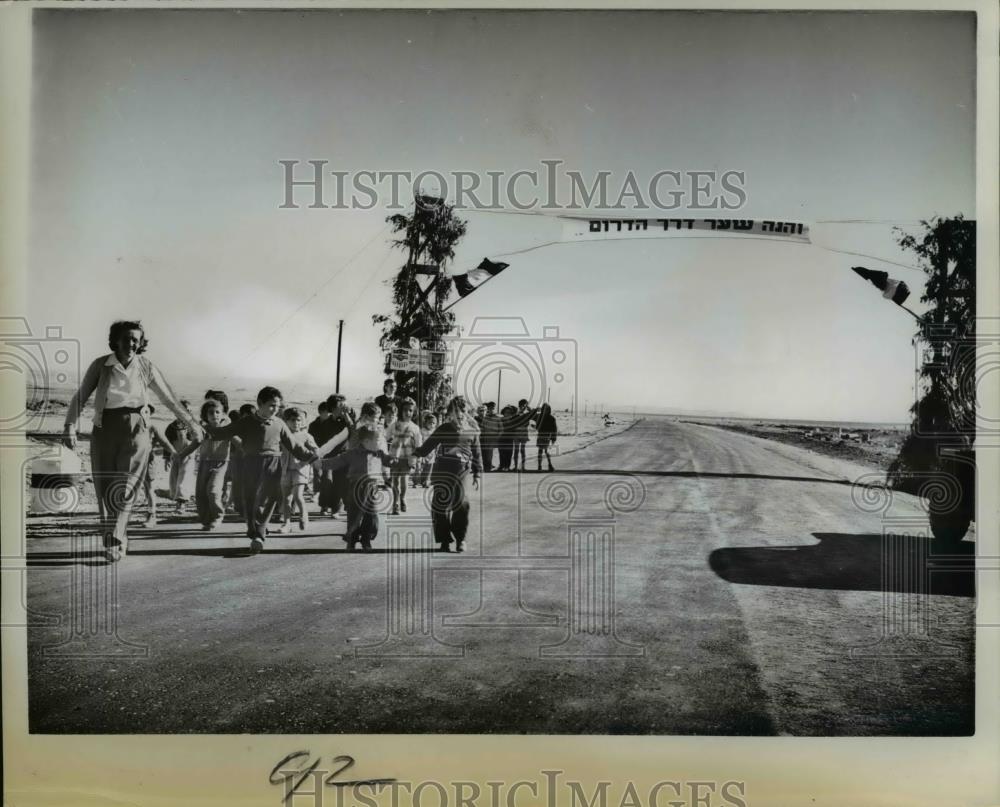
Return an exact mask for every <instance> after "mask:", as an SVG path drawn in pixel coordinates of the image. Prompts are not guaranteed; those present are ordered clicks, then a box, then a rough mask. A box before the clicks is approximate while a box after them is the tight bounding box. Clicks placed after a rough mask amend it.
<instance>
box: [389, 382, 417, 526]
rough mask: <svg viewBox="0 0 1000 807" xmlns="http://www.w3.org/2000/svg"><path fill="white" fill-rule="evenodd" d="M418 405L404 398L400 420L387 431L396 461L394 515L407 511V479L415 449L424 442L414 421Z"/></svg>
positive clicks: (391, 452)
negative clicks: (414, 413)
mask: <svg viewBox="0 0 1000 807" xmlns="http://www.w3.org/2000/svg"><path fill="white" fill-rule="evenodd" d="M416 408H417V405H416V403H415V402H414V400H413V399H412V398H404V399H403V401H402V402H401V404H400V409H399V420H396V421H394V422H393V424H392V426H390V427H389V429H388V430H387V431H386V435H387V441H388V443H389V456H391V457H392V458H393V459H394V460H395V462H394V463H393V470H392V515H394V516H395V515H399V512H400V510H402V511H403V512H404V513H405V512H406V480H407V477H408V476H409V474H410V469H411V467H412V465H413V462H414V461H415V460H416V458H415V457H413V452H414V450H415V449H417V448H419V447H420V445H421V444H422V443H423V442H424V438H423V435H421V433H420V428H419V427H418V426H417V424H416V423H414V422H413V412H414V411H415V410H416Z"/></svg>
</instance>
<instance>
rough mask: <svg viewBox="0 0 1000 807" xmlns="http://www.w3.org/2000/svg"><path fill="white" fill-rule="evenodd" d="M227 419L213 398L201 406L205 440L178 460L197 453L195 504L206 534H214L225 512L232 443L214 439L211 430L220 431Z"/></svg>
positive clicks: (179, 460) (193, 444) (218, 403)
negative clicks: (210, 531) (224, 499)
mask: <svg viewBox="0 0 1000 807" xmlns="http://www.w3.org/2000/svg"><path fill="white" fill-rule="evenodd" d="M225 419H226V416H225V409H223V407H222V404H221V403H220V402H219V401H217V400H215V399H214V398H208V399H206V400H205V402H204V403H203V404H202V405H201V420H202V423H204V424H205V426H206V427H207V429H206V435H205V439H204V440H202V441H201V442H197V441H195V442H192V443H191V444H190V445H188V447H187V448H185V449H184V451H183V452H182V453H181V454H180V455H179V456H178V457H177V460H178V463H180V462H183V461H185V460H186V459H187V457H188V455H190V454H192V453H194V450H195V449H198V476H197V479H196V484H195V492H194V501H195V506H196V507H197V510H198V520H199V521H200V522H201V528H202V529H203V530H214V529H215V528H216V527H218V526H219V523H220V522H221V521H222V516H223V515H224V514H225V512H226V509H225V507H224V506H223V504H222V493H223V489H224V486H225V482H226V469H227V468H228V466H229V440H228V438H225V437H223V438H218V437H213V436H211V432H210V431H209V430H210V429H217V428H219V427H220V426H221V425H222V423H223V421H224V420H225Z"/></svg>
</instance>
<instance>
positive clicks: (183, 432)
mask: <svg viewBox="0 0 1000 807" xmlns="http://www.w3.org/2000/svg"><path fill="white" fill-rule="evenodd" d="M164 433H165V435H166V438H167V440H168V441H169V442H170V447H171V448H172V449H173V454H172V457H173V458H174V459H173V460H172V462H171V463H170V484H169V487H170V498H171V500H172V501H173V502H174V505H175V506H176V508H177V510H178V511H180V510H181V509H182V508H183V507H184V502H186V501H187V500H188V499H189V498H190V496H189V494H188V477H189V471H190V470H191V462H190V461H189V458H190V454H191V452H190V451H188V450H187V449H188V448H190V446H191V445H192V443H191V438H190V436H189V434H188V430H187V427H186V426H185V425H184V423H183V421H181V420H175V421H174V422H173V423H171V424H170V425H169V426H167V428H166V430H165V432H164Z"/></svg>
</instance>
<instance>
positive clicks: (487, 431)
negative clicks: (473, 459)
mask: <svg viewBox="0 0 1000 807" xmlns="http://www.w3.org/2000/svg"><path fill="white" fill-rule="evenodd" d="M480 429H481V430H482V434H481V435H480V438H479V439H480V440H481V448H482V451H483V470H484V471H492V470H493V452H494V451H495V450H496V449H497V448H498V447H499V444H500V434H501V433H502V432H503V421H502V420H501V419H500V416H499V415H498V414H497V405H496V403H494V402H493V401H490V402H489V403H488V404H486V413H485V414H484V415H483V422H482V424H481V425H480Z"/></svg>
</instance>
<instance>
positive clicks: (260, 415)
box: [208, 387, 337, 555]
mask: <svg viewBox="0 0 1000 807" xmlns="http://www.w3.org/2000/svg"><path fill="white" fill-rule="evenodd" d="M281 403H282V397H281V391H280V390H277V389H275V388H274V387H264V388H263V389H262V390H261V391H260V392H259V393H258V394H257V409H256V411H255V412H254V413H253V414H252V415H248V416H247V417H244V418H240V419H239V420H238V421H236V422H235V423H230V424H229V425H228V426H218V427H215V426H209V427H208V433H209V435H210V436H211V437H213V438H215V439H221V438H227V439H228V438H231V437H239V438H240V440H241V441H242V444H243V460H242V466H243V470H242V475H243V512H244V513H245V515H246V521H247V537H248V538H249V539H250V553H251V554H254V555H255V554H257V553H258V552H260V551H261V550H262V549H263V548H264V539H265V538H266V537H267V524H268V522H269V521H270V520H271V516H272V515H273V514H274V508H275V507H276V506H277V505H278V502H279V501H280V500H281V449H282V448H287V449H288V450H289V451H290V452H291V453H292V455H293V456H294V457H295V458H296V459H299V460H303V461H305V462H312V461H313V460H315V459H317V458H318V457H320V456H323V452H324V449H325V448H326V446H323V447H321V448H320V450H319V451H317V452H314V451H310V450H308V449H304V448H301V447H300V446H298V445H296V444H295V442H294V441H293V440H292V433H291V432H290V431H289V430H288V426H286V425H285V422H284V421H283V420H281V419H279V418H278V417H277V414H278V410H279V409H281ZM334 439H337V438H334Z"/></svg>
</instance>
